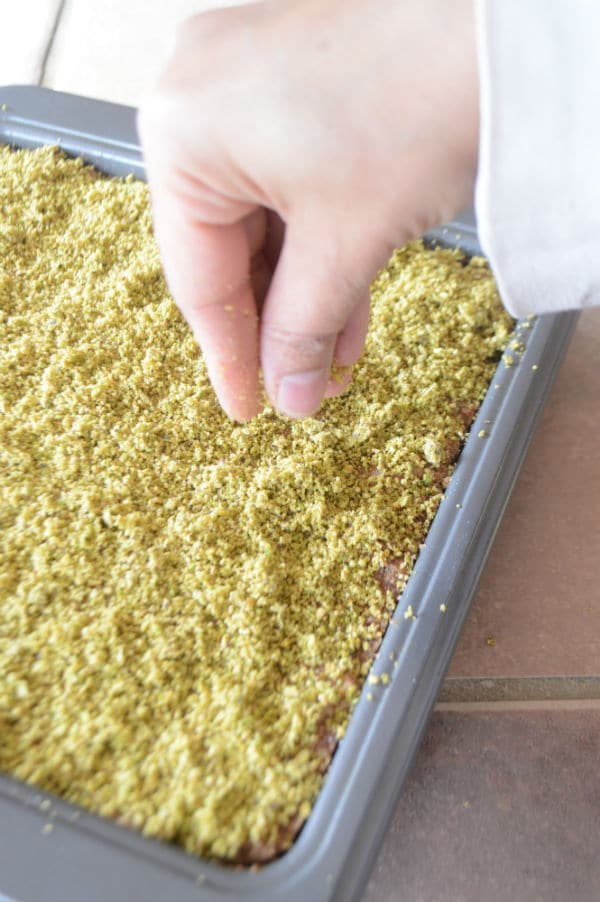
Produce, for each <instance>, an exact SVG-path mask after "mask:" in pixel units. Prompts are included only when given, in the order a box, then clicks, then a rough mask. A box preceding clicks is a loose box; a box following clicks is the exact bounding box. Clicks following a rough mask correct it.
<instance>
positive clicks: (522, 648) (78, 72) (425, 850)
mask: <svg viewBox="0 0 600 902" xmlns="http://www.w3.org/2000/svg"><path fill="white" fill-rule="evenodd" d="M208 5H211V4H209V3H206V2H204V3H201V2H193V0H170V2H169V3H168V4H165V3H161V2H151V0H105V2H103V3H102V4H93V3H90V2H89V0H20V2H19V4H18V5H14V6H13V5H11V8H10V10H8V9H5V10H4V11H3V13H2V23H1V28H0V83H4V84H8V83H43V84H45V85H47V86H49V87H53V88H56V89H60V90H66V91H72V92H74V93H79V94H86V95H88V96H95V97H102V98H105V99H109V100H114V101H120V102H124V103H129V104H133V105H135V104H136V103H137V102H138V101H139V98H140V96H141V95H142V93H143V91H144V89H145V85H147V84H148V83H149V81H150V80H151V79H152V78H153V77H154V75H155V73H156V72H157V71H158V68H159V65H160V60H161V59H163V58H164V56H165V54H166V53H167V51H168V48H169V46H170V44H171V42H172V39H173V34H174V28H175V25H176V23H177V22H178V21H179V20H180V19H182V18H184V17H185V16H186V15H189V14H190V13H191V12H193V11H195V10H198V9H201V8H202V7H203V6H204V7H205V6H208ZM212 5H216V4H214V3H213V4H212ZM220 5H225V3H223V2H221V4H220ZM599 398H600V309H598V310H591V311H588V312H586V313H585V314H583V315H582V317H581V319H580V321H579V325H578V327H577V330H576V333H575V336H574V338H573V341H572V344H571V347H570V349H569V352H568V354H567V358H566V360H565V363H564V365H563V368H562V370H561V372H560V374H559V377H558V380H557V382H556V385H555V388H554V391H553V393H552V396H551V399H550V401H549V403H548V406H547V408H546V410H545V413H544V415H543V419H542V422H541V425H540V427H539V429H538V432H537V434H536V437H535V439H534V441H533V443H532V446H531V449H530V451H529V454H528V456H527V459H526V461H525V464H524V467H523V470H522V473H521V476H520V478H519V480H518V483H517V486H516V488H515V491H514V494H513V496H512V499H511V501H510V503H509V506H508V509H507V512H506V515H505V518H504V521H503V524H502V526H501V528H500V530H499V533H498V536H497V540H496V543H495V546H494V549H493V551H492V553H491V556H490V559H489V561H488V564H487V567H486V570H485V573H484V575H483V578H482V581H481V584H480V588H479V591H478V594H477V597H476V599H475V601H474V603H473V607H472V609H471V612H470V615H469V618H468V621H467V623H466V625H465V629H464V632H463V635H462V637H461V639H460V642H459V645H458V648H457V651H456V654H455V656H454V660H453V662H452V665H451V668H450V672H449V674H448V678H447V680H446V683H445V686H444V690H443V693H442V696H441V700H440V703H439V704H438V708H437V710H436V713H435V714H434V717H433V719H432V722H431V724H430V727H429V731H428V733H427V736H426V738H425V740H424V742H423V745H422V748H421V751H420V754H419V757H418V760H417V762H416V766H415V769H414V771H413V774H412V776H411V778H410V780H409V783H408V785H407V787H406V791H405V793H404V795H403V797H402V799H401V801H400V803H399V806H398V809H397V811H396V815H395V818H394V820H393V823H392V824H391V827H390V830H389V832H388V835H387V838H386V840H385V843H384V845H383V848H382V851H381V854H380V857H379V859H378V862H377V865H376V867H375V870H374V872H373V876H372V879H371V882H370V884H369V887H368V890H367V892H366V896H365V902H397V900H400V899H402V900H406V902H439V900H442V899H444V900H446V899H449V900H455V902H514V900H518V902H538V900H539V902H564V900H567V899H568V900H570V902H596V900H598V899H600V856H599V855H598V852H599V850H600V838H599V837H600V770H599V768H598V761H599V760H600V739H599V736H600V415H599V414H600V411H599V405H598V399H599ZM489 635H492V636H493V637H494V638H495V640H496V642H495V645H493V646H490V645H488V644H487V643H486V637H487V636H489Z"/></svg>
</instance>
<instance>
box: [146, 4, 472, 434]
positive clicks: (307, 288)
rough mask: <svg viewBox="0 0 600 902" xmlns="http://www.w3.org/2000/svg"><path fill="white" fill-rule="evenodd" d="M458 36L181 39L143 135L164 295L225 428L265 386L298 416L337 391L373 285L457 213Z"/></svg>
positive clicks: (237, 30) (303, 13)
mask: <svg viewBox="0 0 600 902" xmlns="http://www.w3.org/2000/svg"><path fill="white" fill-rule="evenodd" d="M473 19H474V11H473V4H472V0H404V2H402V0H395V2H392V0H270V2H262V3H256V4H253V5H250V6H243V7H234V8H231V9H224V10H214V11H212V12H209V13H201V14H199V15H197V16H195V17H193V18H192V19H190V20H188V21H187V22H185V23H184V24H183V25H182V27H181V29H180V32H179V36H178V40H177V43H176V47H175V50H174V52H173V55H172V58H171V60H170V62H169V63H168V65H167V66H166V68H165V70H164V71H163V73H162V75H161V77H160V79H159V82H158V84H157V85H156V87H155V88H154V89H153V91H152V92H151V93H150V94H149V95H148V96H147V97H146V99H145V101H144V102H143V104H142V106H141V110H140V116H139V128H140V135H141V139H142V146H143V150H144V156H145V161H146V167H147V173H148V179H149V185H150V190H151V196H152V206H153V215H154V224H155V232H156V237H157V240H158V244H159V248H160V252H161V256H162V260H163V264H164V268H165V273H166V276H167V280H168V283H169V287H170V289H171V292H172V294H173V297H174V298H175V300H176V302H177V304H178V305H179V307H180V309H181V311H182V313H183V315H184V316H185V317H186V319H187V321H188V322H189V324H190V326H191V328H192V330H193V333H194V335H195V337H196V339H197V341H198V343H199V344H200V347H201V348H202V352H203V354H204V357H205V360H206V364H207V367H208V372H209V375H210V378H211V382H212V384H213V386H214V389H215V392H216V394H217V397H218V399H219V402H220V404H221V406H222V407H223V409H224V410H225V412H226V413H227V414H228V415H229V416H230V417H231V418H233V419H235V420H247V419H251V418H252V417H253V416H255V415H256V414H257V413H258V412H259V411H260V410H261V409H262V407H263V404H264V392H263V389H262V387H261V380H260V373H261V372H262V378H263V382H264V390H265V391H266V394H267V396H268V399H269V400H270V402H271V403H272V404H273V405H274V406H275V407H276V408H277V409H278V410H279V411H280V412H281V413H282V414H285V415H287V416H290V417H294V418H297V417H304V416H310V415H313V414H315V413H316V412H317V411H318V410H319V408H320V406H321V404H322V402H323V399H324V398H325V397H331V396H334V395H337V394H339V393H340V392H342V391H343V390H344V389H345V388H346V387H347V385H348V383H349V380H350V370H349V368H350V367H351V366H352V364H354V363H355V362H356V361H357V360H358V359H359V357H360V355H361V353H362V350H363V347H364V341H365V336H366V331H367V324H368V313H369V284H370V282H371V281H372V279H373V277H374V275H375V273H376V272H377V270H378V268H379V267H380V266H381V265H382V264H383V263H384V262H385V261H386V260H387V258H388V256H389V254H390V253H391V251H392V249H393V248H394V247H396V246H399V245H402V244H404V243H405V242H406V241H408V240H410V239H413V238H416V237H419V236H421V235H422V234H423V233H424V232H425V231H426V230H427V229H428V228H431V227H432V226H434V225H437V224H439V223H441V222H443V221H445V220H447V219H449V218H451V217H452V216H453V215H455V214H456V213H457V212H458V211H459V210H460V209H461V208H462V207H464V206H465V205H466V204H468V203H469V202H470V201H471V199H472V195H473V185H474V180H475V176H476V170H477V145H478V120H479V112H478V97H477V61H476V50H475V34H474V21H473ZM334 362H335V364H336V378H332V376H331V373H332V365H333V364H334ZM340 368H341V369H340ZM345 368H348V369H345Z"/></svg>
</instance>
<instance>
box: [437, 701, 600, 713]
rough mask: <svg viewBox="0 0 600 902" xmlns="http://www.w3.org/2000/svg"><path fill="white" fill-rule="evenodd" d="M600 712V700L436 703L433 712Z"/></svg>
mask: <svg viewBox="0 0 600 902" xmlns="http://www.w3.org/2000/svg"><path fill="white" fill-rule="evenodd" d="M590 710H593V711H600V698H573V699H564V698H562V699H546V700H544V701H540V700H535V701H532V700H531V699H529V700H523V701H512V702H511V701H490V702H438V703H437V705H435V707H434V711H436V712H439V713H445V712H447V711H448V712H451V713H461V712H462V713H465V714H467V713H469V711H472V712H474V713H475V712H478V711H481V712H486V713H488V714H494V713H496V712H501V711H590Z"/></svg>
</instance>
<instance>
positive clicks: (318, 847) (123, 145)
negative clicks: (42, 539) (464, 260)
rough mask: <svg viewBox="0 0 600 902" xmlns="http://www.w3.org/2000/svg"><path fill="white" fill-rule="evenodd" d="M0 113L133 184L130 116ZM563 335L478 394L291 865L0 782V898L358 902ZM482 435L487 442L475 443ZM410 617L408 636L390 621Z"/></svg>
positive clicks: (448, 238)
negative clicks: (203, 847) (213, 856)
mask: <svg viewBox="0 0 600 902" xmlns="http://www.w3.org/2000/svg"><path fill="white" fill-rule="evenodd" d="M0 110H1V111H0V141H2V142H4V143H9V144H14V145H16V146H19V147H35V146H38V145H41V144H45V143H50V144H59V145H61V146H62V147H63V148H64V150H65V151H66V152H68V153H69V154H74V155H78V156H82V157H83V158H84V159H86V160H88V161H90V162H92V163H94V164H95V165H96V166H98V167H99V168H100V169H102V170H104V171H105V172H108V173H111V174H115V175H125V174H127V173H130V172H132V173H134V174H135V175H137V176H140V177H143V163H142V158H141V154H140V149H139V144H138V140H137V137H136V132H135V114H134V110H133V109H130V108H128V107H122V106H115V105H113V104H108V103H103V102H98V101H94V100H89V99H86V98H82V97H75V96H71V95H67V94H60V93H56V92H52V91H49V90H46V89H41V88H35V87H22V86H18V87H7V88H0ZM430 237H431V238H432V240H436V241H439V242H440V243H442V244H444V245H448V246H454V245H459V246H461V247H463V248H464V249H465V250H466V251H467V252H468V253H473V252H476V251H477V249H478V245H477V234H476V229H475V224H474V220H473V218H472V216H469V215H466V216H465V217H460V218H459V220H457V221H456V222H454V223H451V224H450V225H448V226H446V227H445V228H443V229H440V230H438V231H436V232H434V233H432V235H431V236H430ZM575 320H576V315H575V314H571V313H567V314H560V315H556V316H543V317H539V318H538V319H536V320H535V321H533V322H532V323H529V324H528V325H529V326H530V328H528V329H526V330H523V331H522V340H523V342H524V344H525V349H524V351H523V353H522V354H519V355H518V361H517V360H516V359H515V365H514V366H512V367H510V368H507V367H506V366H505V365H504V363H503V362H500V365H499V367H498V370H497V372H496V375H495V376H494V378H493V380H492V384H493V385H497V386H500V388H499V389H496V390H493V391H490V392H488V395H487V397H486V398H485V400H484V402H483V404H482V406H481V409H480V411H479V414H478V417H477V419H476V421H475V423H474V424H473V427H472V429H471V433H470V436H469V438H468V439H467V442H466V444H465V447H464V449H463V451H462V454H461V456H460V459H459V462H458V464H457V467H456V470H455V472H454V475H453V477H452V480H451V483H450V486H449V488H448V490H447V493H446V498H445V500H444V501H443V502H442V504H441V505H440V508H439V511H438V513H437V516H436V517H435V520H434V522H433V525H432V527H431V529H430V532H429V535H428V537H427V543H426V548H425V549H424V550H423V551H422V553H421V555H420V557H419V559H418V561H417V563H416V566H415V568H414V572H413V573H412V575H411V577H410V581H409V583H408V585H407V587H406V589H405V591H404V593H403V595H402V597H401V599H400V600H399V604H398V611H397V617H395V618H394V620H395V622H396V624H397V625H396V626H393V625H392V626H390V627H389V629H388V631H387V634H386V636H385V638H384V641H383V645H382V648H381V653H380V657H379V661H376V662H375V663H374V665H373V672H374V673H378V671H379V670H382V671H383V669H384V666H385V665H384V664H383V662H384V661H388V660H389V656H390V655H393V657H394V659H397V660H398V666H397V667H396V669H395V670H394V672H393V678H392V680H391V682H390V683H389V685H387V686H385V687H384V686H382V685H381V684H380V685H377V686H369V691H370V693H372V695H373V698H372V700H367V698H366V690H365V691H364V692H363V695H362V697H361V699H360V700H359V703H358V705H357V706H356V708H355V710H354V713H353V714H352V718H351V722H350V725H349V728H348V730H347V733H346V736H345V737H344V739H343V740H342V741H341V743H340V745H339V747H338V750H337V751H336V753H335V755H334V758H333V761H332V764H331V767H330V769H329V771H328V773H327V776H326V778H325V781H324V785H323V789H322V791H321V793H320V795H319V798H318V799H317V802H316V804H315V806H314V809H313V812H312V814H311V815H310V817H309V819H308V822H307V824H306V825H305V827H304V829H303V830H302V832H301V834H300V836H299V837H298V839H297V841H296V843H295V844H294V846H293V847H292V849H291V850H290V851H289V852H287V853H286V854H285V855H283V856H282V857H281V858H279V859H278V860H276V861H274V862H272V863H271V864H268V865H266V866H264V867H262V868H260V869H259V870H257V871H256V872H253V871H249V870H235V869H231V868H228V867H225V866H221V865H219V864H217V863H215V862H211V861H207V860H204V859H201V858H197V857H193V856H192V855H188V854H186V853H184V852H183V851H181V850H180V849H178V848H175V847H172V846H169V845H167V844H165V843H161V842H158V841H154V840H150V839H147V838H145V837H143V836H142V835H140V834H137V833H135V832H133V831H129V830H127V829H126V828H124V827H120V826H118V825H117V824H114V823H112V822H111V821H108V820H104V819H102V818H99V817H96V816H94V815H92V814H89V813H87V812H85V811H83V810H80V809H77V808H75V807H74V806H72V805H69V804H67V803H65V802H63V801H61V800H59V799H56V798H52V797H50V796H48V795H46V794H44V793H41V792H40V791H39V790H36V789H35V788H32V787H29V786H26V785H24V784H22V783H19V782H17V781H15V780H13V779H11V778H9V777H3V776H0V837H1V838H0V896H1V895H2V894H4V895H5V896H8V897H9V898H10V899H14V900H18V902H41V900H45V902H138V900H139V902H225V900H230V902H231V900H239V902H250V900H254V902H280V900H285V902H359V900H360V899H361V897H362V895H363V892H364V888H365V885H366V882H367V880H368V877H369V874H370V871H371V868H372V866H373V864H374V861H375V857H376V855H377V852H378V849H379V846H380V843H381V840H382V837H383V835H384V832H385V829H386V826H387V824H388V822H389V819H390V817H391V815H392V813H393V810H394V806H395V805H396V802H397V799H398V796H399V793H400V790H401V787H402V784H403V782H404V780H405V778H406V776H407V774H408V772H409V769H410V767H411V763H412V760H413V757H414V755H415V752H416V750H417V748H418V745H419V742H420V739H421V736H422V734H423V730H424V729H425V726H426V724H427V721H428V718H429V715H430V712H431V709H432V707H433V704H434V702H435V699H436V695H437V693H438V691H439V689H440V684H441V682H442V679H443V676H444V673H445V671H446V668H447V666H448V663H449V661H450V658H451V655H452V652H453V649H454V646H455V644H456V640H457V638H458V635H459V633H460V630H461V626H462V624H463V621H464V619H465V616H466V614H467V611H468V609H469V604H470V602H471V599H472V596H473V593H474V591H475V587H476V584H477V581H478V579H479V575H480V573H481V571H482V568H483V565H484V562H485V559H486V556H487V553H488V550H489V548H490V545H491V543H492V540H493V537H494V534H495V532H496V529H497V527H498V524H499V522H500V518H501V516H502V514H503V511H504V508H505V506H506V503H507V501H508V497H509V494H510V491H511V489H512V487H513V484H514V482H515V479H516V476H517V473H518V471H519V468H520V465H521V462H522V460H523V457H524V455H525V451H526V449H527V446H528V444H529V441H530V439H531V436H532V434H533V431H534V428H535V424H536V421H537V419H538V416H539V414H540V412H541V410H542V407H543V404H544V402H545V399H546V397H547V395H548V392H549V390H550V387H551V385H552V382H553V380H554V377H555V375H556V373H557V371H558V368H559V366H560V362H561V359H562V356H563V354H564V352H565V349H566V347H567V344H568V341H569V338H570V336H571V333H572V330H573V327H574V325H575ZM516 356H517V355H515V357H516ZM533 367H537V368H536V369H533ZM481 429H485V431H486V433H487V438H486V440H482V439H481V438H480V437H478V433H479V431H480V430H481ZM409 604H410V605H412V608H413V610H414V612H415V613H416V614H417V618H416V620H413V619H405V618H404V616H403V612H404V611H405V610H406V608H407V606H408V605H409ZM441 604H444V605H445V606H446V612H445V613H444V614H442V613H441V612H440V605H441ZM380 662H381V663H380ZM0 741H1V737H0ZM48 825H51V827H49V826H48ZM434 854H435V853H434V850H433V849H432V858H433V856H434ZM398 894H399V898H400V897H401V895H402V888H401V887H398Z"/></svg>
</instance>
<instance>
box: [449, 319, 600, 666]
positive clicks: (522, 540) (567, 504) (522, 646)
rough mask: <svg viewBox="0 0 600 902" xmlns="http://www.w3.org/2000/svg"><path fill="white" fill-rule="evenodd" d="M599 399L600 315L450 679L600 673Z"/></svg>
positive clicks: (550, 413)
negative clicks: (491, 640) (491, 642)
mask: <svg viewBox="0 0 600 902" xmlns="http://www.w3.org/2000/svg"><path fill="white" fill-rule="evenodd" d="M599 398H600V309H598V308H596V309H594V310H590V311H586V312H585V313H584V314H582V316H581V317H580V320H579V324H578V327H577V330H576V333H575V336H574V338H573V340H572V343H571V346H570V348H569V351H568V352H567V357H566V359H565V362H564V364H563V367H562V369H561V371H560V373H559V376H558V379H557V381H556V384H555V387H554V390H553V392H552V395H551V398H550V400H549V403H548V405H547V407H546V410H545V412H544V414H543V417H542V421H541V424H540V427H539V429H538V431H537V433H536V436H535V438H534V440H533V443H532V446H531V448H530V451H529V453H528V456H527V459H526V461H525V464H524V466H523V470H522V472H521V476H520V478H519V481H518V483H517V485H516V487H515V490H514V493H513V496H512V498H511V501H510V503H509V506H508V509H507V512H506V514H505V517H504V521H503V523H502V526H501V528H500V530H499V533H498V536H497V538H496V542H495V545H494V548H493V550H492V553H491V555H490V559H489V561H488V564H487V567H486V570H485V572H484V575H483V578H482V581H481V583H480V587H479V590H478V593H477V596H476V598H475V600H474V603H473V606H472V608H471V611H470V613H469V616H468V619H467V622H466V625H465V628H464V631H463V634H462V636H461V639H460V640H459V645H458V648H457V651H456V653H455V656H454V659H453V661H452V664H451V668H450V673H449V675H450V676H451V677H457V678H464V677H492V678H499V677H510V678H518V677H523V676H560V675H563V674H567V675H584V676H586V675H587V676H591V675H598V674H600V408H599V405H598V399H599ZM488 636H491V637H493V640H495V644H488V643H487V641H486V640H487V637H488Z"/></svg>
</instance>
